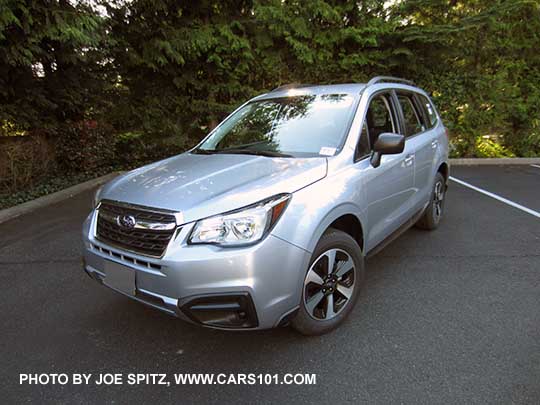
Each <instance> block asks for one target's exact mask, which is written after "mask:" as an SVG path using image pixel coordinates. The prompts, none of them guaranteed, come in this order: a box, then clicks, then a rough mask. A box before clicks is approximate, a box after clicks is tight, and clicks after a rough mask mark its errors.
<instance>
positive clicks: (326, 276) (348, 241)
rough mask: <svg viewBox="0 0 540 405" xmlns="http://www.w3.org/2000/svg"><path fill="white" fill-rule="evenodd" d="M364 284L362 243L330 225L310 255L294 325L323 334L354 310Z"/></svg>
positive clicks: (313, 332) (305, 330)
mask: <svg viewBox="0 0 540 405" xmlns="http://www.w3.org/2000/svg"><path fill="white" fill-rule="evenodd" d="M363 284H364V259H363V256H362V253H361V250H360V247H359V246H358V244H357V243H356V241H355V240H354V239H353V238H352V237H351V236H349V235H348V234H346V233H345V232H342V231H339V230H337V229H329V230H328V231H326V232H325V233H324V235H323V236H322V237H321V240H320V241H319V243H318V244H317V247H316V248H315V251H314V252H313V255H312V257H311V261H310V266H309V269H308V271H307V273H306V276H305V278H304V283H303V286H302V301H301V304H300V310H299V311H298V314H297V316H296V317H295V318H294V319H293V321H292V327H293V328H294V329H296V330H297V331H298V332H300V333H302V334H304V335H322V334H324V333H327V332H329V331H331V330H332V329H334V328H336V327H338V326H339V325H340V324H341V323H342V322H343V321H344V320H345V318H346V317H347V316H348V315H349V313H350V312H351V311H352V309H353V307H354V305H355V303H356V301H357V299H358V295H359V292H360V289H361V287H362V285H363Z"/></svg>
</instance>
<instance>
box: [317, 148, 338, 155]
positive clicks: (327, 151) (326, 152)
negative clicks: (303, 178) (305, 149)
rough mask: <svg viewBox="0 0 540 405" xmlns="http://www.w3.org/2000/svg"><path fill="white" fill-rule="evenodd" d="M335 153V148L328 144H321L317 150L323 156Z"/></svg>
mask: <svg viewBox="0 0 540 405" xmlns="http://www.w3.org/2000/svg"><path fill="white" fill-rule="evenodd" d="M335 153H336V148H330V147H328V146H323V147H322V148H321V150H320V151H319V155H323V156H334V154H335Z"/></svg>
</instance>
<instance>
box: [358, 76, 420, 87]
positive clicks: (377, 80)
mask: <svg viewBox="0 0 540 405" xmlns="http://www.w3.org/2000/svg"><path fill="white" fill-rule="evenodd" d="M381 82H393V83H403V84H408V85H410V86H414V82H413V81H411V80H406V79H400V78H399V77H393V76H375V77H374V78H372V79H371V80H370V81H369V82H367V86H371V85H373V84H377V83H381Z"/></svg>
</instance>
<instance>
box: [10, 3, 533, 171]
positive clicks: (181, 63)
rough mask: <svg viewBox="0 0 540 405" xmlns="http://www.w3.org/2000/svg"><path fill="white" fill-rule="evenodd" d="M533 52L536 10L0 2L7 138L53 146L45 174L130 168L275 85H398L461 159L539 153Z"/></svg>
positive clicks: (525, 6)
mask: <svg viewBox="0 0 540 405" xmlns="http://www.w3.org/2000/svg"><path fill="white" fill-rule="evenodd" d="M538 49H540V0H512V1H510V0H401V1H395V2H389V1H385V0H363V1H344V0H305V1H301V2H300V1H296V0H223V1H217V0H200V1H197V2H177V1H174V0H132V1H126V0H114V1H105V0H97V1H96V0H0V136H5V135H32V136H33V134H35V133H38V134H44V133H45V134H48V136H49V138H51V139H57V141H55V142H56V144H57V145H58V148H57V149H58V150H57V151H56V152H57V157H56V164H54V165H51V166H50V167H51V168H50V169H49V171H52V170H53V167H58V168H61V169H62V170H64V171H70V172H76V171H83V170H97V169H98V168H99V167H103V166H105V165H122V166H130V165H133V164H138V163H139V162H145V161H148V160H152V159H159V158H161V157H164V156H167V155H168V154H173V153H178V152H179V151H181V150H183V149H185V148H187V147H190V146H192V145H194V144H195V143H196V142H197V141H198V140H200V139H201V138H202V136H204V135H205V134H206V133H208V131H209V129H211V128H213V127H214V126H215V125H216V124H217V123H218V122H219V121H220V120H221V119H222V118H223V117H224V116H225V115H226V114H227V113H229V112H230V111H232V110H233V109H234V108H235V107H237V106H238V105H240V104H241V103H242V102H243V101H244V100H246V99H247V98H249V97H251V96H254V95H256V94H259V93H261V92H264V91H268V90H270V89H272V88H274V87H276V86H278V85H281V84H284V83H290V82H302V83H338V82H363V81H366V80H367V79H368V78H369V77H371V76H373V75H375V74H392V75H396V76H401V77H407V78H410V79H412V80H414V81H415V82H416V83H418V84H419V85H420V86H421V87H423V88H425V89H426V90H428V91H430V92H431V93H432V94H433V98H434V100H435V102H436V104H437V105H438V107H439V109H440V111H441V113H442V114H443V117H444V120H445V123H446V124H447V125H448V127H449V128H450V132H451V135H452V145H453V152H452V153H453V156H482V155H484V154H486V153H488V154H504V155H508V154H515V155H517V156H534V155H539V154H540V121H539V118H538V117H540V86H538V83H539V82H540V53H539V52H538ZM94 121H95V122H96V123H97V124H96V125H97V127H96V129H92V130H90V129H88V128H86V129H85V128H83V127H81V126H80V125H82V124H78V123H84V122H94ZM485 135H489V136H490V137H491V138H490V139H491V141H494V140H496V142H497V143H501V145H500V148H499V147H498V146H495V145H493V144H492V143H491V141H486V140H485V138H483V136H485ZM31 177H32V176H31ZM38 177H40V176H36V178H38Z"/></svg>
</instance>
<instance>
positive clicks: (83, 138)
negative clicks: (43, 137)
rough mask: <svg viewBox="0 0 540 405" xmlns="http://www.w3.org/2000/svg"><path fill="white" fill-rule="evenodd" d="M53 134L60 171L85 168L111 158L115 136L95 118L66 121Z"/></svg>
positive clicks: (108, 162) (105, 163)
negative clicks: (74, 121)
mask: <svg viewBox="0 0 540 405" xmlns="http://www.w3.org/2000/svg"><path fill="white" fill-rule="evenodd" d="M55 135H56V142H55V147H56V160H57V162H58V167H59V169H61V170H63V171H64V172H67V173H76V172H88V171H92V170H96V169H98V168H100V167H103V166H110V165H111V164H113V163H114V161H115V147H116V138H115V134H114V130H113V129H112V127H110V126H108V125H105V124H99V125H98V124H97V122H96V121H80V122H76V123H67V124H64V125H62V126H60V127H59V129H58V130H57V131H56V133H55Z"/></svg>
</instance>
